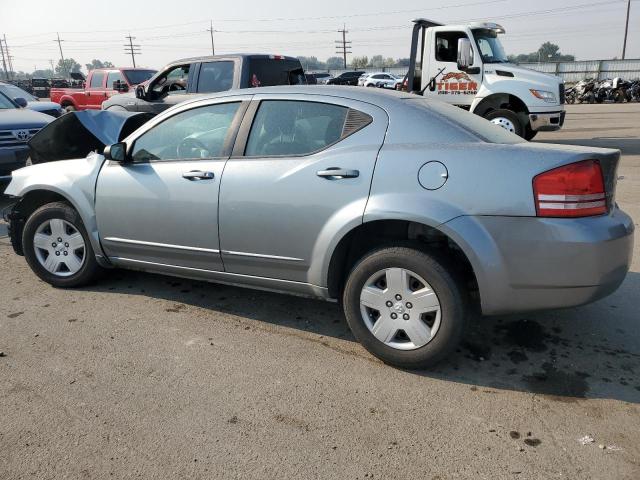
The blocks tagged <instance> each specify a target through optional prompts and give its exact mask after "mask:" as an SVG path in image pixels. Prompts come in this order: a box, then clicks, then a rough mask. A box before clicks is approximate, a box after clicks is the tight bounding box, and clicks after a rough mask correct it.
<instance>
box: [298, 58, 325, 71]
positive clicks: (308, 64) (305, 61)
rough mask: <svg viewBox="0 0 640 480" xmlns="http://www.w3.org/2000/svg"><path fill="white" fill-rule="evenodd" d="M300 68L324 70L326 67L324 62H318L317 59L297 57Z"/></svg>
mask: <svg viewBox="0 0 640 480" xmlns="http://www.w3.org/2000/svg"><path fill="white" fill-rule="evenodd" d="M298 60H300V63H301V64H302V68H304V69H305V70H326V68H327V65H326V64H325V63H324V62H321V61H320V60H318V58H317V57H302V56H301V57H298Z"/></svg>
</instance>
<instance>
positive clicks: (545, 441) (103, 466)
mask: <svg viewBox="0 0 640 480" xmlns="http://www.w3.org/2000/svg"><path fill="white" fill-rule="evenodd" d="M568 111H569V113H568V116H567V124H566V127H565V128H564V129H563V130H562V131H561V132H557V133H549V134H544V135H540V136H539V139H537V141H551V142H563V143H576V144H584V145H594V146H610V147H618V148H621V149H622V150H623V153H624V158H623V160H622V165H621V167H620V172H619V174H620V175H622V176H624V179H623V180H622V181H621V182H620V184H619V189H618V202H619V203H620V205H621V206H622V207H623V208H624V209H625V210H626V211H627V212H629V213H630V214H631V215H632V216H633V217H634V218H635V219H636V220H638V219H640V139H639V137H640V104H634V105H593V106H587V105H576V106H570V107H569V108H568ZM636 243H638V242H637V241H636ZM0 272H1V273H0V291H1V292H2V294H1V297H0V300H1V301H0V351H2V352H3V353H2V357H0V478H2V479H19V478H38V479H61V478H73V479H77V478H136V477H141V478H153V479H155V478H158V479H166V478H242V479H247V478H257V479H265V478H279V479H283V478H332V479H333V478H345V479H346V478H354V479H355V478H359V479H365V478H367V479H368V478H387V479H389V478H425V479H441V480H442V479H454V478H456V479H458V478H474V479H479V478H483V479H484V478H486V479H502V478H514V479H517V478H522V479H538V478H539V479H555V478H569V479H572V480H573V479H594V478H597V479H637V478H640V333H639V331H638V328H637V323H638V320H639V318H640V315H639V314H638V310H640V298H639V297H640V296H639V295H638V293H639V292H640V248H636V254H635V257H634V263H633V267H632V271H631V273H630V274H629V276H628V278H627V280H626V281H625V283H624V284H623V286H622V287H621V288H620V290H619V291H618V292H616V293H615V294H614V295H612V296H611V297H609V298H607V299H604V300H602V301H600V302H598V303H596V304H593V305H589V306H585V307H581V308H576V309H570V310H564V311H553V312H545V313H537V314H530V315H518V316H510V317H491V318H483V319H478V320H477V321H475V322H474V323H473V325H472V326H471V327H470V328H469V331H468V333H467V335H466V338H465V341H464V343H463V345H462V346H461V347H460V349H459V350H458V352H457V353H456V354H455V355H454V356H453V357H452V358H451V359H450V360H449V361H448V362H446V363H444V364H443V365H441V366H440V367H438V368H437V369H436V370H433V371H425V372H405V371H401V370H398V369H394V368H390V367H387V366H385V365H383V364H382V363H380V362H379V361H377V360H376V359H374V358H373V357H371V356H370V355H369V354H368V353H366V352H365V351H364V350H363V349H362V348H361V347H360V346H359V345H358V344H357V343H355V341H354V340H353V338H352V336H351V334H350V333H349V331H348V328H347V326H346V324H345V321H344V319H343V316H342V315H341V313H340V311H339V309H338V307H337V306H336V305H333V304H328V303H323V302H319V301H314V300H306V299H301V298H295V297H288V296H283V295H277V294H269V293H262V292H255V291H251V290H245V289H241V288H233V287H226V286H219V285H213V284H206V283H200V282H193V281H188V280H180V279H172V278H167V277H161V276H155V275H147V274H141V273H134V272H124V271H114V272H112V273H110V275H109V276H108V277H107V278H106V279H104V280H103V281H102V282H100V283H99V284H97V285H95V286H93V287H90V288H84V289H79V290H72V291H61V290H54V289H52V288H50V287H49V286H47V285H45V284H44V283H42V282H40V281H38V280H37V279H36V277H35V276H34V275H33V274H32V273H31V272H30V270H29V269H28V267H27V266H26V263H25V261H24V259H23V258H21V257H17V256H15V255H14V254H13V252H12V250H11V247H10V245H9V241H8V239H7V238H6V225H5V224H3V223H1V222H0ZM587 435H589V436H590V437H592V439H593V443H587V444H586V445H582V444H581V443H580V442H579V441H578V439H580V438H583V437H585V436H587Z"/></svg>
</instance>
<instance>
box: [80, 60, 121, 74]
mask: <svg viewBox="0 0 640 480" xmlns="http://www.w3.org/2000/svg"><path fill="white" fill-rule="evenodd" d="M84 65H85V67H87V71H90V70H95V69H96V68H113V67H114V65H113V63H111V62H103V61H101V60H98V59H95V58H94V59H93V60H91V63H85V64H84Z"/></svg>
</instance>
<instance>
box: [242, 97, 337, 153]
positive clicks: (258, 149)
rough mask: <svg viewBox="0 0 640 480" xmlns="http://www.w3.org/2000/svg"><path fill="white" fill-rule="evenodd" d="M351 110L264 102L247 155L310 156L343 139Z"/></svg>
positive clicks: (254, 123) (313, 103)
mask: <svg viewBox="0 0 640 480" xmlns="http://www.w3.org/2000/svg"><path fill="white" fill-rule="evenodd" d="M348 111H349V109H348V108H346V107H343V106H340V105H333V104H329V103H316V102H300V101H291V100H266V101H262V102H261V103H260V108H259V109H258V113H257V114H256V117H255V119H254V121H253V125H252V127H251V132H250V134H249V140H248V141H247V147H246V149H245V155H246V156H249V157H255V156H270V155H277V156H279V155H307V154H310V153H313V152H316V151H318V150H322V149H323V148H325V147H326V146H328V145H331V144H333V143H335V142H337V141H338V140H340V139H341V138H342V131H343V128H344V124H345V119H346V117H347V112H348Z"/></svg>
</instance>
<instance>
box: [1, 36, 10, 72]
mask: <svg viewBox="0 0 640 480" xmlns="http://www.w3.org/2000/svg"><path fill="white" fill-rule="evenodd" d="M0 54H2V67H3V68H4V78H5V80H9V72H8V71H7V61H6V59H5V58H4V47H3V46H2V40H0Z"/></svg>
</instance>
